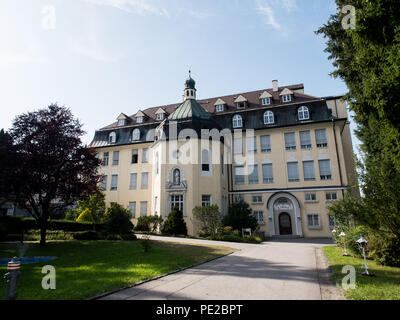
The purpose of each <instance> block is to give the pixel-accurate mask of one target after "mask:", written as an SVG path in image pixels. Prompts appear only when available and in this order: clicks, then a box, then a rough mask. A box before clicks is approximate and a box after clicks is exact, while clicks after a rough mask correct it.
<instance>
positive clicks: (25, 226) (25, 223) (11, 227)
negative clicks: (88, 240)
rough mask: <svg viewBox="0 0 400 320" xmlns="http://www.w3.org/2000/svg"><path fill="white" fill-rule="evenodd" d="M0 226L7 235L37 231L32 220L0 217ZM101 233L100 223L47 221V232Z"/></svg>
mask: <svg viewBox="0 0 400 320" xmlns="http://www.w3.org/2000/svg"><path fill="white" fill-rule="evenodd" d="M0 224H2V225H3V226H5V229H6V232H7V234H10V233H22V232H23V231H26V230H32V229H39V228H40V227H39V225H38V224H37V222H36V220H35V219H34V218H21V217H10V216H0ZM94 229H95V230H96V231H103V230H104V224H102V223H91V222H75V221H69V220H49V221H48V222H47V230H62V231H66V232H76V231H93V230H94Z"/></svg>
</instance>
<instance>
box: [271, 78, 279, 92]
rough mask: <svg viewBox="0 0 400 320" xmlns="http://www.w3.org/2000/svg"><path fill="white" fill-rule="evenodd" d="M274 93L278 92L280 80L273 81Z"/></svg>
mask: <svg viewBox="0 0 400 320" xmlns="http://www.w3.org/2000/svg"><path fill="white" fill-rule="evenodd" d="M272 91H273V92H277V91H278V80H272Z"/></svg>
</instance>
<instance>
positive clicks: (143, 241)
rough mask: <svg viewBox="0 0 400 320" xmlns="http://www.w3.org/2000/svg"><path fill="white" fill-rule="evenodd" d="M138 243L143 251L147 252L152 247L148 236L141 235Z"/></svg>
mask: <svg viewBox="0 0 400 320" xmlns="http://www.w3.org/2000/svg"><path fill="white" fill-rule="evenodd" d="M139 243H140V244H141V245H142V247H143V250H144V252H149V251H150V250H151V248H152V247H153V242H152V241H151V240H150V237H149V236H144V237H142V238H141V239H140V240H139Z"/></svg>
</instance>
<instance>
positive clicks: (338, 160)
mask: <svg viewBox="0 0 400 320" xmlns="http://www.w3.org/2000/svg"><path fill="white" fill-rule="evenodd" d="M335 103H336V101H335ZM332 123H333V136H334V138H335V148H336V158H337V162H338V167H339V178H340V186H341V187H343V178H342V166H341V165H340V159H339V151H338V146H337V140H336V125H335V119H332ZM341 190H342V197H344V191H343V189H341Z"/></svg>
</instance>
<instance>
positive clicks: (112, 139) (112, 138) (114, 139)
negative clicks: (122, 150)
mask: <svg viewBox="0 0 400 320" xmlns="http://www.w3.org/2000/svg"><path fill="white" fill-rule="evenodd" d="M108 142H109V143H115V142H117V134H116V133H115V132H114V131H113V132H111V133H110V135H109V136H108Z"/></svg>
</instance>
